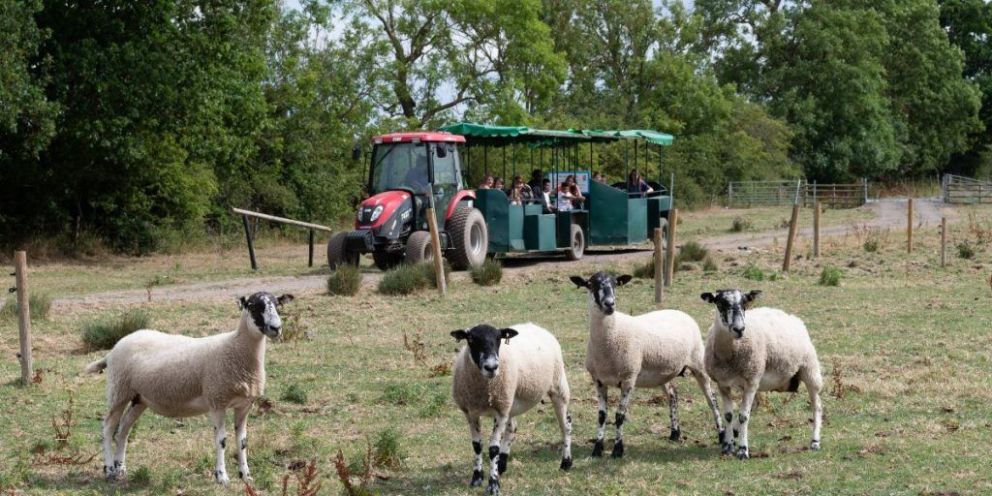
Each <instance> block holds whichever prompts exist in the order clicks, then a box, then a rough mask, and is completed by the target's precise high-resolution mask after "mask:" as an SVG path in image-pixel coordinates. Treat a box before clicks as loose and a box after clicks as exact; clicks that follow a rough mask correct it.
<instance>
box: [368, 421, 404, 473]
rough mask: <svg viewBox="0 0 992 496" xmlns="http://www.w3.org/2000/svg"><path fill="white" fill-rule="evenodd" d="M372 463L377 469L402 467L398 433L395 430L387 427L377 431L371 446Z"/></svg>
mask: <svg viewBox="0 0 992 496" xmlns="http://www.w3.org/2000/svg"><path fill="white" fill-rule="evenodd" d="M372 463H373V464H374V465H375V466H377V467H386V468H391V469H397V468H400V467H401V466H402V465H403V452H402V449H401V447H400V433H399V432H398V431H397V430H396V429H393V428H392V427H387V428H386V429H383V430H382V431H379V434H378V435H377V436H376V439H375V442H374V443H373V444H372Z"/></svg>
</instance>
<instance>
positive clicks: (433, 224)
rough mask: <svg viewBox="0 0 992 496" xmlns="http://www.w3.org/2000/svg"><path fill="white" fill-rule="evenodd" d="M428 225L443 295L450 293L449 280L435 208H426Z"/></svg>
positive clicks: (436, 271) (436, 275) (438, 281)
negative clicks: (446, 277)
mask: <svg viewBox="0 0 992 496" xmlns="http://www.w3.org/2000/svg"><path fill="white" fill-rule="evenodd" d="M425 215H427V227H428V229H430V232H431V251H432V252H434V277H435V278H436V281H437V290H438V292H439V293H441V296H445V295H447V294H448V288H447V281H445V280H444V259H442V258H441V235H440V234H438V231H437V217H435V216H434V209H433V208H428V209H427V210H426V214H425Z"/></svg>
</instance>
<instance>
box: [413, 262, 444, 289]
mask: <svg viewBox="0 0 992 496" xmlns="http://www.w3.org/2000/svg"><path fill="white" fill-rule="evenodd" d="M441 267H442V270H444V280H445V281H446V282H447V283H448V285H451V264H449V263H448V261H447V260H444V261H443V263H442V264H441ZM420 269H421V270H423V272H424V279H425V280H426V281H427V285H428V286H430V287H432V288H436V287H437V275H435V274H434V262H427V263H422V264H420Z"/></svg>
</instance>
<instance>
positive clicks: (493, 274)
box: [471, 258, 503, 286]
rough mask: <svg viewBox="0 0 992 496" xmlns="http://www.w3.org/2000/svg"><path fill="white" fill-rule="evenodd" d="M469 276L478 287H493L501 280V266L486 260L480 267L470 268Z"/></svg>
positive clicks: (493, 261) (494, 261)
mask: <svg viewBox="0 0 992 496" xmlns="http://www.w3.org/2000/svg"><path fill="white" fill-rule="evenodd" d="M471 276H472V282H474V283H476V284H478V285H479V286H495V285H497V284H499V282H500V280H502V279H503V264H501V263H499V262H497V261H496V260H492V259H488V258H487V259H486V261H485V262H482V265H479V266H478V267H472V270H471Z"/></svg>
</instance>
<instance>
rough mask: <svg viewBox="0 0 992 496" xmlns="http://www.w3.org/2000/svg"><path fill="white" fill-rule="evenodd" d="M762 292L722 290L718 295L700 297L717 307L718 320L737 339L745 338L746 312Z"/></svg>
mask: <svg viewBox="0 0 992 496" xmlns="http://www.w3.org/2000/svg"><path fill="white" fill-rule="evenodd" d="M760 294H761V291H760V290H757V289H756V290H754V291H751V292H748V293H744V292H743V291H741V290H739V289H721V290H718V291H717V292H716V293H703V294H701V295H699V296H700V297H701V298H702V299H703V301H706V302H709V303H712V304H714V305H716V316H717V317H716V320H717V322H719V323H720V324H721V325H722V326H723V327H724V328H725V329H727V330H728V331H730V332H732V333H734V336H736V337H737V339H740V338H742V337H743V336H744V310H747V309H748V308H750V307H751V304H752V303H753V302H754V300H757V299H758V296H759V295H760Z"/></svg>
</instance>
